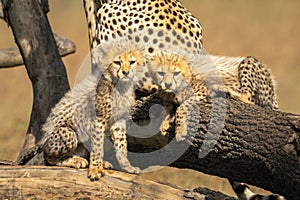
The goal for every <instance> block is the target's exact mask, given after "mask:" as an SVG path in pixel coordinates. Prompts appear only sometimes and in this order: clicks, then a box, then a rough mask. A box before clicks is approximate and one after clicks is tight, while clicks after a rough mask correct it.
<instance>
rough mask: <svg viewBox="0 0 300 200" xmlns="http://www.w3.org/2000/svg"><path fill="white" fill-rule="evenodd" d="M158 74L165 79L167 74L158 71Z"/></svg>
mask: <svg viewBox="0 0 300 200" xmlns="http://www.w3.org/2000/svg"><path fill="white" fill-rule="evenodd" d="M157 74H158V75H160V76H162V77H163V76H164V75H165V72H162V71H158V72H157Z"/></svg>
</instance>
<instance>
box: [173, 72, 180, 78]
mask: <svg viewBox="0 0 300 200" xmlns="http://www.w3.org/2000/svg"><path fill="white" fill-rule="evenodd" d="M179 74H181V72H180V71H177V72H174V73H173V76H174V77H176V76H179Z"/></svg>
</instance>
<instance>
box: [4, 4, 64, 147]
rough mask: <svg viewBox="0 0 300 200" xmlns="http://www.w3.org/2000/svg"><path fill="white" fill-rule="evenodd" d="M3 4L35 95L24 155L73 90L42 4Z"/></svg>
mask: <svg viewBox="0 0 300 200" xmlns="http://www.w3.org/2000/svg"><path fill="white" fill-rule="evenodd" d="M3 1H4V0H2V3H3V5H5V6H4V8H5V10H4V12H5V14H6V15H7V20H8V24H9V26H11V28H12V30H13V34H14V37H15V41H16V43H17V46H18V48H19V49H20V53H21V55H22V58H23V60H24V63H25V66H26V70H27V73H28V76H29V78H30V80H31V82H32V87H33V94H34V100H33V107H32V112H31V117H30V124H29V127H28V131H27V136H26V141H25V143H24V145H23V147H22V149H21V151H20V152H23V151H24V149H27V148H29V147H31V146H32V145H34V143H35V140H37V141H38V140H39V139H40V137H41V132H40V129H41V125H42V124H43V123H44V122H45V120H46V118H47V117H48V115H49V113H50V111H51V108H52V107H53V106H54V105H55V104H56V103H57V102H58V101H59V99H60V98H61V97H62V96H63V95H64V94H65V93H66V92H67V91H68V90H69V89H70V88H69V83H68V79H67V75H66V70H65V67H64V64H63V62H62V60H61V58H60V55H59V52H58V50H57V47H56V44H55V39H54V37H53V34H52V30H51V27H50V25H49V22H48V19H47V17H46V14H45V13H44V12H43V9H42V8H41V6H40V4H39V3H38V1H36V0H18V1H17V0H12V2H11V3H10V1H5V2H3Z"/></svg>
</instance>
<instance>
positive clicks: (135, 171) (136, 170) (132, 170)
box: [122, 166, 141, 174]
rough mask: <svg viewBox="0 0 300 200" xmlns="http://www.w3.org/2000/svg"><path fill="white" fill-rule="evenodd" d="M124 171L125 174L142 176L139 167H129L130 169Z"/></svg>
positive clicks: (125, 168)
mask: <svg viewBox="0 0 300 200" xmlns="http://www.w3.org/2000/svg"><path fill="white" fill-rule="evenodd" d="M122 169H123V170H124V171H125V172H127V173H130V174H140V173H141V169H140V168H139V167H133V166H128V167H123V168H122Z"/></svg>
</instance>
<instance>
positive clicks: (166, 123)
mask: <svg viewBox="0 0 300 200" xmlns="http://www.w3.org/2000/svg"><path fill="white" fill-rule="evenodd" d="M173 120H174V117H171V116H170V115H167V116H166V118H165V119H164V120H163V121H162V123H161V125H160V127H159V130H160V133H161V134H162V135H163V136H165V135H167V134H168V129H169V128H170V123H171V122H172V121H173Z"/></svg>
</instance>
